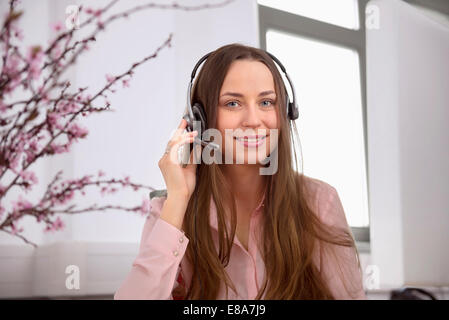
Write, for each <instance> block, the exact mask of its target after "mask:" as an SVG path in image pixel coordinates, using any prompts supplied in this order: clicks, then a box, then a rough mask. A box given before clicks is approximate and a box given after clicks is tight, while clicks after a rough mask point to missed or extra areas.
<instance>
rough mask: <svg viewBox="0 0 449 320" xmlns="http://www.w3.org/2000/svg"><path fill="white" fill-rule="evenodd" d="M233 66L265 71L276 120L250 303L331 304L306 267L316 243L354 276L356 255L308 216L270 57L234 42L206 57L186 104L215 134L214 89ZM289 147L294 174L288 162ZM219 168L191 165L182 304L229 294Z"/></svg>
mask: <svg viewBox="0 0 449 320" xmlns="http://www.w3.org/2000/svg"><path fill="white" fill-rule="evenodd" d="M238 59H246V60H253V61H260V62H262V63H264V64H265V65H266V66H267V67H268V68H269V70H270V71H271V73H272V75H273V79H274V84H275V92H276V96H277V101H278V103H277V114H278V119H280V130H279V139H278V146H277V150H278V169H277V172H276V173H275V174H273V175H269V176H267V178H266V183H267V185H266V187H267V189H266V190H267V193H266V196H265V199H264V216H263V221H264V222H263V223H262V230H263V236H262V237H261V239H264V241H263V243H260V244H259V246H260V249H261V253H262V258H263V260H264V264H265V272H266V273H265V281H264V283H263V285H262V288H261V289H260V291H259V293H258V295H257V297H256V299H261V298H262V297H263V298H264V299H333V298H334V297H333V296H332V294H331V292H330V289H329V287H328V284H327V283H326V281H325V279H324V278H323V276H322V274H321V273H320V271H319V270H318V269H317V267H316V265H315V263H314V260H313V256H314V252H315V250H318V247H317V240H321V241H320V247H321V250H327V251H329V253H330V254H332V253H333V251H335V250H333V248H334V247H333V246H331V245H332V244H334V245H337V246H346V247H352V248H354V250H355V252H356V253H357V261H358V268H359V269H360V260H359V254H358V251H357V248H356V246H355V242H354V238H353V236H352V233H351V232H350V231H349V230H346V229H341V228H336V227H333V228H331V227H330V226H328V225H327V224H324V223H323V222H322V221H321V220H320V219H319V217H318V214H317V212H315V209H314V206H313V204H312V201H313V200H312V193H311V192H309V191H310V190H308V188H307V184H306V182H305V177H304V175H302V174H301V173H298V170H297V156H296V150H295V143H294V138H296V139H297V141H299V138H298V132H297V128H296V125H295V123H294V121H290V120H288V118H287V112H286V105H285V101H286V95H285V88H284V84H283V81H282V77H281V75H280V73H279V71H278V69H277V67H276V65H275V63H274V62H273V60H272V59H271V57H270V56H269V55H268V54H267V53H266V52H265V51H263V50H260V49H257V48H253V47H249V46H245V45H242V44H238V43H234V44H229V45H225V46H222V47H220V48H218V49H217V50H215V51H214V52H213V53H211V55H210V56H209V57H208V59H207V60H206V62H205V63H204V64H203V66H202V68H201V71H200V72H199V74H198V76H197V78H196V80H195V83H194V86H193V91H192V92H193V96H192V101H191V102H192V105H193V103H195V102H199V103H201V104H202V106H203V107H204V109H205V110H204V111H205V113H206V118H207V124H208V128H215V127H216V123H217V106H218V98H219V94H220V89H221V86H222V84H223V81H224V79H225V76H226V73H227V71H228V69H229V67H230V65H231V63H232V62H233V61H234V60H238ZM293 133H294V134H295V135H293ZM292 142H293V143H292ZM292 146H293V154H294V157H295V166H296V169H294V168H293V163H292V162H293V161H292ZM221 166H222V164H216V163H213V164H210V165H206V164H204V163H203V162H201V163H200V164H198V168H197V170H198V180H197V182H196V190H195V191H196V193H194V195H193V196H192V197H191V198H190V200H189V203H188V206H187V210H186V214H185V217H184V222H183V229H184V232H185V234H186V236H187V237H188V238H189V239H191V244H190V245H189V246H188V248H187V251H186V256H187V259H188V261H189V263H191V265H192V270H193V273H192V279H191V281H190V285H189V288H188V292H187V294H186V298H187V299H216V298H217V295H218V292H219V289H220V286H222V285H225V286H226V292H228V288H231V289H233V290H234V291H235V286H234V284H233V283H232V281H231V279H230V278H229V276H228V275H227V273H226V270H225V267H226V266H227V264H228V262H229V257H230V252H231V248H232V244H233V239H234V236H235V230H236V221H237V218H236V204H235V200H234V195H233V194H232V190H231V189H230V187H229V185H228V183H227V180H226V179H225V176H224V175H223V172H222V167H221ZM211 197H212V198H213V200H214V202H215V205H216V208H217V223H218V239H219V243H218V252H217V248H216V246H215V244H214V241H213V238H212V231H211V227H210V220H209V219H210V200H211ZM195 200H196V208H197V209H196V210H195ZM225 207H226V208H230V209H231V219H230V230H228V229H227V227H226V220H225V219H226V217H227V215H225ZM195 211H196V212H197V215H196V217H195ZM195 221H196V222H195ZM326 244H328V245H327V246H326ZM195 250H196V252H195ZM195 259H197V261H196V263H194V261H195ZM322 263H326V261H323V262H322ZM199 276H200V277H199ZM200 281H201V282H200ZM345 286H346V285H345Z"/></svg>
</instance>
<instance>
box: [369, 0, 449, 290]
mask: <svg viewBox="0 0 449 320" xmlns="http://www.w3.org/2000/svg"><path fill="white" fill-rule="evenodd" d="M368 5H372V6H377V7H378V8H379V13H380V29H369V30H368V32H367V64H368V67H367V68H368V69H367V76H368V79H367V85H368V153H369V165H370V168H369V181H370V185H369V188H370V195H371V198H370V200H371V203H370V213H371V220H370V221H371V259H372V263H373V264H375V265H377V266H378V267H379V269H380V282H381V286H382V287H384V288H388V287H394V286H402V285H417V286H444V285H445V286H447V285H449V274H448V273H447V270H449V251H448V250H447V244H448V243H449V236H448V233H447V231H448V230H449V215H448V208H449V197H448V190H449V129H448V126H447V119H449V59H448V57H449V28H448V27H447V26H445V25H443V24H441V23H438V22H436V21H434V20H432V19H430V18H429V17H428V16H427V15H424V14H422V12H421V11H419V10H418V9H416V8H414V7H413V6H410V5H408V4H406V3H403V2H401V1H397V0H394V1H382V0H376V1H371V2H370V3H369V4H368Z"/></svg>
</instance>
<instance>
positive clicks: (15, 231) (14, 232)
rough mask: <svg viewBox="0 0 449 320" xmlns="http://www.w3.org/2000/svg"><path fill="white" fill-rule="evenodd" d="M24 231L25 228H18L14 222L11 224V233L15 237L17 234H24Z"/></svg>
mask: <svg viewBox="0 0 449 320" xmlns="http://www.w3.org/2000/svg"><path fill="white" fill-rule="evenodd" d="M22 231H23V228H22V227H21V228H17V227H16V225H15V223H14V222H12V223H11V233H12V234H13V235H15V234H17V233H20V232H22Z"/></svg>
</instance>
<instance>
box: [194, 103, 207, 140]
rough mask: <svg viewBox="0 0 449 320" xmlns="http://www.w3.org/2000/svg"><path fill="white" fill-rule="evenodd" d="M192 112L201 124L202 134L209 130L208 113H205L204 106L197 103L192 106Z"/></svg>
mask: <svg viewBox="0 0 449 320" xmlns="http://www.w3.org/2000/svg"><path fill="white" fill-rule="evenodd" d="M192 112H193V116H194V117H195V120H196V121H199V122H200V125H201V134H202V133H203V132H204V131H206V129H207V123H206V113H205V112H204V109H203V106H202V105H201V104H199V103H197V102H196V103H195V104H194V105H193V106H192Z"/></svg>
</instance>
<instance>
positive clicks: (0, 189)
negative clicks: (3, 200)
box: [0, 184, 6, 194]
mask: <svg viewBox="0 0 449 320" xmlns="http://www.w3.org/2000/svg"><path fill="white" fill-rule="evenodd" d="M5 190H6V187H5V186H2V185H1V184H0V194H3V193H4V192H5Z"/></svg>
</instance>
